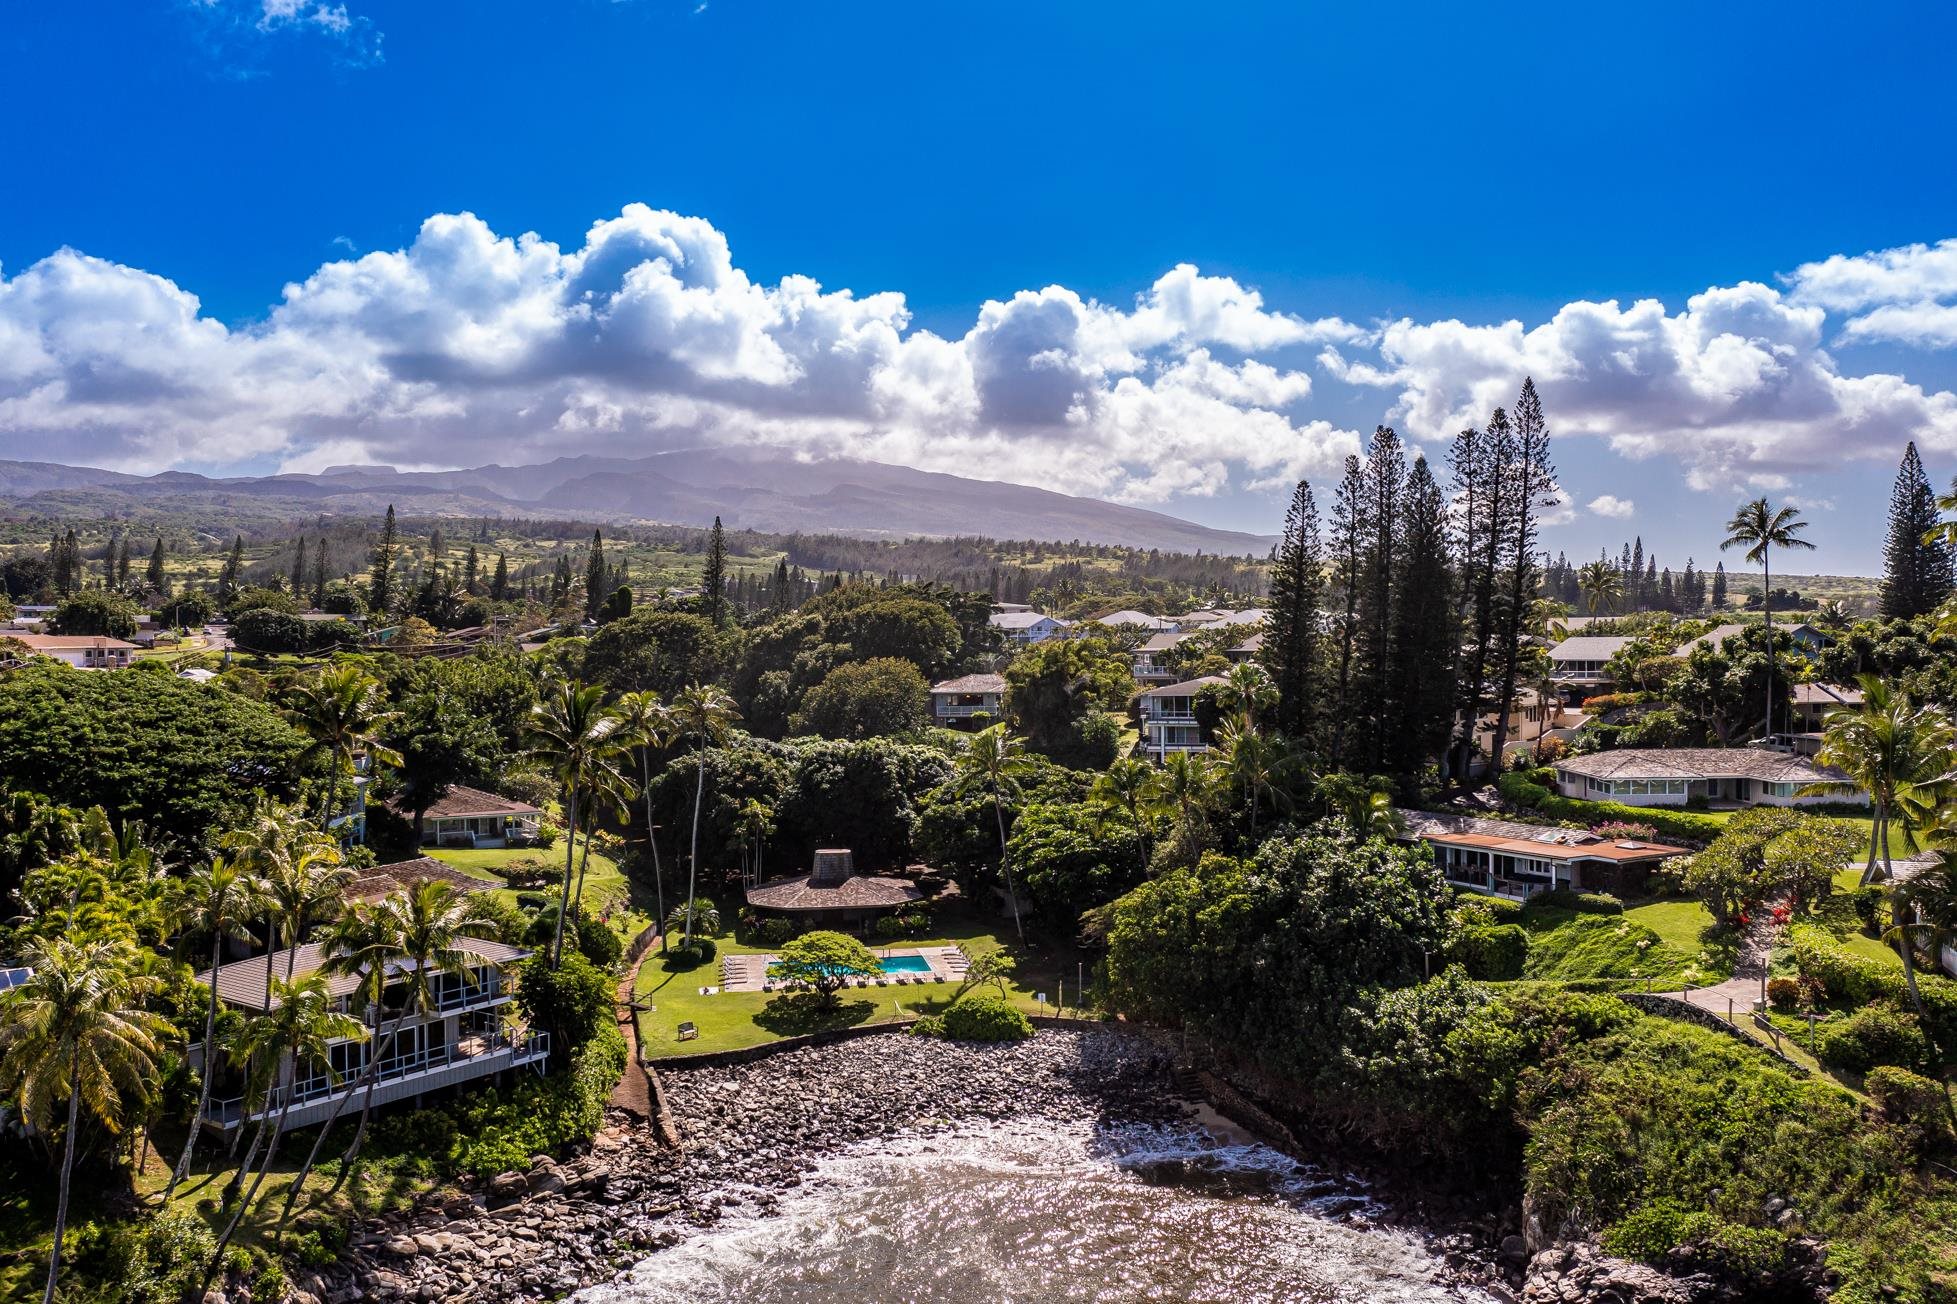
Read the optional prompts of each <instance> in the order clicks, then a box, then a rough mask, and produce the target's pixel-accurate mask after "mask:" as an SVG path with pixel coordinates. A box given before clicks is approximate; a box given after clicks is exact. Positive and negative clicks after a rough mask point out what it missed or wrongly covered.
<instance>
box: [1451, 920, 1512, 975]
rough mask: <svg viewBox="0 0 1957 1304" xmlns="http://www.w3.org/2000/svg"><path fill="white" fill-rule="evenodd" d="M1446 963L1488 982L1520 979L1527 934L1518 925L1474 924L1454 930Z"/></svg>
mask: <svg viewBox="0 0 1957 1304" xmlns="http://www.w3.org/2000/svg"><path fill="white" fill-rule="evenodd" d="M1446 955H1447V962H1448V963H1449V964H1458V965H1460V966H1461V967H1462V968H1464V969H1466V970H1467V971H1468V977H1470V978H1478V979H1482V980H1484V981H1488V982H1506V981H1509V980H1511V979H1515V978H1520V977H1521V976H1522V973H1523V968H1524V966H1525V965H1526V964H1527V963H1528V960H1529V933H1528V931H1527V930H1526V929H1524V928H1523V927H1522V926H1521V925H1520V924H1493V923H1490V924H1474V925H1470V926H1469V927H1466V928H1463V929H1462V930H1461V931H1460V932H1458V933H1456V934H1455V936H1454V940H1453V941H1452V942H1450V943H1449V944H1448V947H1447V952H1446Z"/></svg>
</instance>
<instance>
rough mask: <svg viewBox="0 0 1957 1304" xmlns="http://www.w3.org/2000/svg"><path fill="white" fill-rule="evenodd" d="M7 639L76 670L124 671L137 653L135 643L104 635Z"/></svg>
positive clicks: (18, 636) (47, 635)
mask: <svg viewBox="0 0 1957 1304" xmlns="http://www.w3.org/2000/svg"><path fill="white" fill-rule="evenodd" d="M5 637H7V638H11V639H14V640H16V641H17V642H20V643H24V644H26V645H27V649H28V651H30V652H38V653H39V654H40V655H42V656H44V657H53V658H54V659H55V660H56V661H65V662H67V663H68V664H69V665H71V666H73V667H75V668H76V669H77V670H122V669H125V668H127V666H128V665H129V658H130V655H131V654H132V653H134V652H135V651H136V645H135V644H134V643H125V642H123V641H122V640H121V639H119V638H105V637H103V636H101V635H87V636H75V637H70V636H67V635H62V634H7V635H5Z"/></svg>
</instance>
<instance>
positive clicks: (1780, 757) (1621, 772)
mask: <svg viewBox="0 0 1957 1304" xmlns="http://www.w3.org/2000/svg"><path fill="white" fill-rule="evenodd" d="M1555 768H1556V789H1557V791H1558V792H1560V793H1562V794H1563V795H1564V796H1565V797H1578V798H1582V799H1585V800H1589V801H1614V802H1619V803H1622V804H1623V805H1627V806H1683V805H1685V804H1686V803H1687V802H1689V801H1691V800H1692V799H1693V798H1695V797H1696V798H1703V799H1704V800H1706V801H1707V802H1710V803H1711V804H1713V805H1716V806H1718V805H1724V806H1812V805H1818V804H1821V803H1824V802H1849V803H1852V804H1855V805H1866V804H1868V796H1867V794H1866V793H1861V792H1854V791H1842V792H1834V793H1828V794H1826V795H1819V796H1811V797H1803V796H1801V795H1799V794H1800V791H1801V789H1803V788H1805V787H1807V786H1808V785H1810V784H1816V783H1840V782H1843V781H1845V779H1846V777H1847V776H1846V775H1844V774H1843V773H1842V772H1841V771H1840V770H1836V769H1831V768H1829V767H1827V766H1824V765H1816V764H1815V763H1814V762H1813V761H1812V760H1810V759H1808V758H1807V757H1805V756H1797V755H1794V754H1792V753H1790V752H1776V751H1767V750H1765V749H1762V748H1757V747H1675V748H1646V747H1633V748H1626V749H1624V750H1622V751H1614V752H1596V753H1594V754H1592V755H1589V756H1572V757H1569V758H1568V759H1567V760H1561V761H1557V762H1556V766H1555Z"/></svg>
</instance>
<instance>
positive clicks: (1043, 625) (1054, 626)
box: [990, 611, 1067, 647]
mask: <svg viewBox="0 0 1957 1304" xmlns="http://www.w3.org/2000/svg"><path fill="white" fill-rule="evenodd" d="M990 620H991V624H992V628H994V629H996V630H998V631H1000V632H1001V633H1002V634H1004V635H1005V636H1006V637H1007V638H1008V639H1010V640H1011V641H1013V642H1014V643H1017V644H1019V645H1020V646H1021V647H1029V646H1031V645H1032V644H1034V643H1044V642H1046V641H1047V640H1048V639H1050V638H1058V637H1059V636H1060V635H1061V634H1064V633H1065V632H1066V631H1067V622H1066V621H1064V620H1059V619H1056V618H1055V617H1052V616H1049V615H1047V614H1046V613H1045V612H1040V611H995V612H993V613H992V615H991V617H990Z"/></svg>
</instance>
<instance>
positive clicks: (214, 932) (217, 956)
mask: <svg viewBox="0 0 1957 1304" xmlns="http://www.w3.org/2000/svg"><path fill="white" fill-rule="evenodd" d="M263 893H264V885H263V884H262V883H260V881H259V880H258V879H257V878H255V877H253V876H252V875H251V874H249V873H246V872H245V869H244V867H243V866H242V865H239V864H236V863H234V862H232V861H227V860H226V859H224V857H222V856H214V857H212V858H211V862H210V863H209V864H208V865H200V866H198V867H197V868H195V869H193V870H191V871H190V872H189V873H188V874H186V875H185V876H184V880H183V882H182V884H181V885H180V886H179V888H178V892H177V923H178V926H179V927H181V928H182V929H183V932H184V935H185V936H186V937H191V936H195V935H198V934H202V933H208V934H210V938H211V982H210V996H209V1000H208V1001H207V1003H206V1004H205V1007H204V1067H203V1071H202V1072H200V1073H199V1074H198V1075H197V1077H198V1083H197V1108H196V1110H195V1111H194V1112H193V1113H192V1114H191V1116H190V1118H191V1124H190V1134H189V1135H188V1136H186V1137H185V1138H184V1143H183V1155H182V1157H181V1158H179V1159H178V1160H177V1166H176V1168H175V1169H174V1170H172V1172H171V1174H170V1184H169V1185H168V1186H166V1187H164V1188H163V1203H164V1204H166V1205H167V1204H168V1203H170V1196H171V1194H172V1193H173V1192H175V1191H176V1189H177V1184H178V1183H179V1182H182V1181H183V1179H184V1178H185V1177H187V1176H188V1175H189V1174H190V1160H191V1156H192V1154H193V1153H194V1152H195V1150H196V1148H197V1137H198V1134H199V1133H200V1132H202V1131H203V1127H202V1120H203V1118H204V1110H205V1109H206V1108H208V1107H209V1105H210V1101H211V1076H212V1071H213V1069H214V1067H215V1065H214V1060H215V1057H216V1055H217V969H218V966H219V965H220V964H222V963H223V962H224V944H225V942H227V941H238V942H249V941H250V940H251V930H250V929H249V928H248V927H246V925H248V924H249V923H250V922H251V921H252V920H253V919H257V918H259V917H260V916H261V915H262V914H263V912H264V905H263V902H262V897H263Z"/></svg>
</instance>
